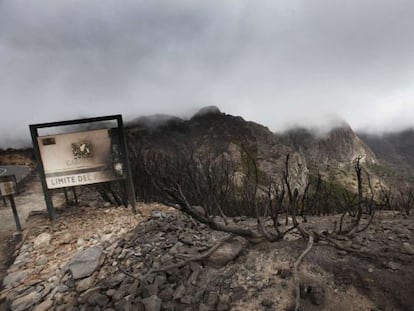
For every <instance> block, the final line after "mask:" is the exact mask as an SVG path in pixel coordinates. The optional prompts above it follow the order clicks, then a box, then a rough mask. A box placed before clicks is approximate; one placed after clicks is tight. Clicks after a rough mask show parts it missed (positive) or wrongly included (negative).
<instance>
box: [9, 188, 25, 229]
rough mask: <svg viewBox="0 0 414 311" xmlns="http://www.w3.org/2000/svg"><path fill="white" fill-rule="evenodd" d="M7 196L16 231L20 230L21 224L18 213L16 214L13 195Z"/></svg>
mask: <svg viewBox="0 0 414 311" xmlns="http://www.w3.org/2000/svg"><path fill="white" fill-rule="evenodd" d="M8 197H9V200H10V204H11V208H12V210H13V217H14V221H15V223H16V229H17V232H22V226H21V225H20V220H19V215H18V214H17V209H16V203H15V202H14V196H13V195H9V196H8Z"/></svg>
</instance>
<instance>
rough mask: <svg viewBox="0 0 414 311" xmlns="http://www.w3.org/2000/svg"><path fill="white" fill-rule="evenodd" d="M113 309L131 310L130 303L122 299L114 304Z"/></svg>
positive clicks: (119, 310)
mask: <svg viewBox="0 0 414 311" xmlns="http://www.w3.org/2000/svg"><path fill="white" fill-rule="evenodd" d="M115 309H116V310H117V311H130V310H132V309H131V301H130V300H129V299H127V298H124V299H122V300H120V301H118V302H116V303H115Z"/></svg>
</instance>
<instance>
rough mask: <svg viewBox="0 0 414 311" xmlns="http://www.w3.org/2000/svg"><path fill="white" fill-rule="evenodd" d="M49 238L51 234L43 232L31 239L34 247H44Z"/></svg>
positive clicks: (48, 242) (47, 243)
mask: <svg viewBox="0 0 414 311" xmlns="http://www.w3.org/2000/svg"><path fill="white" fill-rule="evenodd" d="M51 239H52V236H51V235H50V234H49V233H47V232H43V233H41V234H39V235H38V236H37V237H36V238H35V239H34V240H33V245H34V247H35V248H41V247H45V246H47V245H49V244H50V240H51Z"/></svg>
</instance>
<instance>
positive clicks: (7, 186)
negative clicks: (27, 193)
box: [0, 175, 17, 196]
mask: <svg viewBox="0 0 414 311" xmlns="http://www.w3.org/2000/svg"><path fill="white" fill-rule="evenodd" d="M16 193H17V183H16V177H15V176H14V175H9V176H1V177H0V195H2V196H9V195H14V194H16Z"/></svg>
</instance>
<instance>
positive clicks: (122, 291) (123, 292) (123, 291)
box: [112, 287, 128, 301]
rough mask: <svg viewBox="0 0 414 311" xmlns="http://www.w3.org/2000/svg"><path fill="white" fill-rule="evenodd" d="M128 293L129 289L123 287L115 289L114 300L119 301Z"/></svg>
mask: <svg viewBox="0 0 414 311" xmlns="http://www.w3.org/2000/svg"><path fill="white" fill-rule="evenodd" d="M127 295H128V291H127V289H126V288H123V287H121V288H119V289H118V290H117V291H115V293H114V294H113V295H112V300H113V301H119V300H121V299H122V298H124V297H125V296H127Z"/></svg>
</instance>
